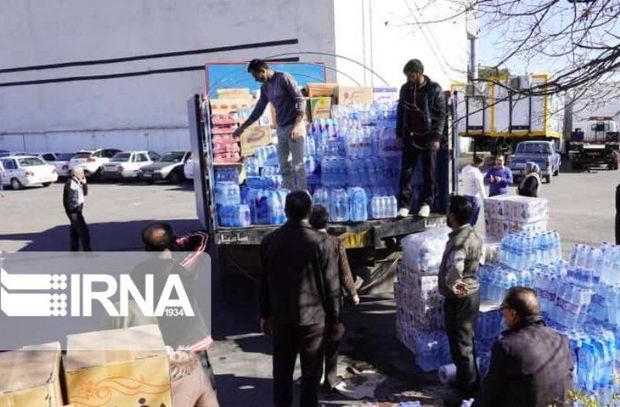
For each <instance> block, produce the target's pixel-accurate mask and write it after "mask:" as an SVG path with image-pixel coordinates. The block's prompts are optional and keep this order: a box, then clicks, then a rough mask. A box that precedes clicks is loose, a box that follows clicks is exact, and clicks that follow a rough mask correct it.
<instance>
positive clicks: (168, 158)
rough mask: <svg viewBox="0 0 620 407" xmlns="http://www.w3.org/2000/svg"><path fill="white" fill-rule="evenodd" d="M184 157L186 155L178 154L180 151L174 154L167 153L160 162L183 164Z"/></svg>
mask: <svg viewBox="0 0 620 407" xmlns="http://www.w3.org/2000/svg"><path fill="white" fill-rule="evenodd" d="M184 155H185V153H183V152H178V151H177V152H172V153H166V154H164V155H163V156H162V157H161V158H160V159H159V161H162V162H166V163H178V162H181V160H183V156H184Z"/></svg>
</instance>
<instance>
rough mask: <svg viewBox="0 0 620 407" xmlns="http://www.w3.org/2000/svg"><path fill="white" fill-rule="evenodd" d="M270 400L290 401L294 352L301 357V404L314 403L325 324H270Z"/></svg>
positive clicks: (282, 405) (286, 404)
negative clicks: (271, 396) (271, 335)
mask: <svg viewBox="0 0 620 407" xmlns="http://www.w3.org/2000/svg"><path fill="white" fill-rule="evenodd" d="M272 329H273V404H274V406H275V407H290V406H291V405H292V403H293V372H294V370H295V360H296V359H297V354H299V355H300V359H301V389H300V396H299V400H300V404H299V405H300V407H316V406H317V405H318V399H319V384H320V382H321V375H322V374H323V344H324V337H325V325H324V324H316V325H308V326H298V325H289V324H277V323H274V324H273V327H272Z"/></svg>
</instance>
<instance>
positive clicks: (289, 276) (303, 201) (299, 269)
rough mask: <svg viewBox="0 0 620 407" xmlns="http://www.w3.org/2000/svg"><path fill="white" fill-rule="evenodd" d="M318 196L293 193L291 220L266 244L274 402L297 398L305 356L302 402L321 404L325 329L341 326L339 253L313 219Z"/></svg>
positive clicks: (263, 288)
mask: <svg viewBox="0 0 620 407" xmlns="http://www.w3.org/2000/svg"><path fill="white" fill-rule="evenodd" d="M311 209H312V198H310V195H308V193H307V192H306V191H294V192H291V193H290V194H288V196H287V197H286V203H285V212H286V217H287V219H288V220H287V222H286V223H285V224H284V225H283V226H282V227H280V228H279V229H277V230H276V231H275V232H272V233H271V234H269V235H267V236H266V237H265V238H264V239H263V242H262V244H261V248H260V256H261V264H262V271H261V275H260V281H259V302H260V318H261V330H262V331H263V333H265V334H271V335H272V336H273V381H274V383H273V395H274V403H273V404H274V406H276V407H290V406H291V405H292V402H293V372H294V370H295V359H297V354H298V353H299V354H300V359H301V392H300V397H299V399H300V406H301V407H315V406H317V405H318V392H319V383H320V381H321V374H322V371H323V368H322V366H323V346H324V337H325V333H326V332H329V333H330V334H331V335H334V338H333V339H339V338H336V337H335V336H336V333H338V332H339V331H340V330H341V326H340V324H339V323H340V281H339V277H338V259H337V258H336V257H335V251H334V250H332V247H331V244H330V242H329V240H328V238H327V236H326V235H325V234H324V233H321V232H319V231H316V230H314V229H312V227H311V226H310V223H309V222H308V219H309V218H310V211H311Z"/></svg>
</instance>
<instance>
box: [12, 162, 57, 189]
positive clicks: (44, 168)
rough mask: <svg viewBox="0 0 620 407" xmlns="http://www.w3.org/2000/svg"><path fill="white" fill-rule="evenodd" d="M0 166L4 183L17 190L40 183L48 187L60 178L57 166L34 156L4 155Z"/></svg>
mask: <svg viewBox="0 0 620 407" xmlns="http://www.w3.org/2000/svg"><path fill="white" fill-rule="evenodd" d="M0 167H1V168H0V171H2V174H1V175H2V185H10V186H11V188H13V189H15V190H17V189H21V188H23V187H30V186H34V185H39V184H40V185H43V186H44V187H48V186H50V185H51V183H52V182H56V181H57V180H58V173H57V172H56V168H54V166H53V165H50V164H47V163H46V162H45V161H43V160H41V159H40V158H38V157H34V156H14V155H12V156H8V157H2V158H0Z"/></svg>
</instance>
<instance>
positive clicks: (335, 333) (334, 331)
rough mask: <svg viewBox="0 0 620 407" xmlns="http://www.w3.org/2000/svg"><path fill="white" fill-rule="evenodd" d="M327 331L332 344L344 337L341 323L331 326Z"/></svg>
mask: <svg viewBox="0 0 620 407" xmlns="http://www.w3.org/2000/svg"><path fill="white" fill-rule="evenodd" d="M329 329H330V330H329V336H330V339H331V340H332V341H334V342H337V341H339V340H341V339H342V337H343V336H344V324H342V323H338V324H333V325H332V326H331V327H330V328H329Z"/></svg>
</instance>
